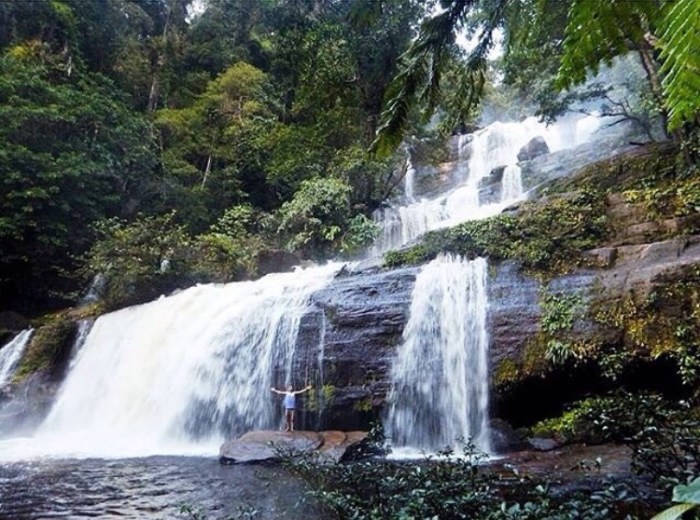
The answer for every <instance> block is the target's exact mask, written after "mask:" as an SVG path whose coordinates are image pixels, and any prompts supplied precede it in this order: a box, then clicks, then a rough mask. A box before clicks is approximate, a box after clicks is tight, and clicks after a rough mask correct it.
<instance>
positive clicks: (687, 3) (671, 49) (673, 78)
mask: <svg viewBox="0 0 700 520" xmlns="http://www.w3.org/2000/svg"><path fill="white" fill-rule="evenodd" d="M659 34H660V37H659V42H658V45H659V47H660V48H661V59H662V60H663V65H662V67H661V73H662V74H663V80H662V85H663V89H664V94H665V96H666V107H667V109H668V125H669V129H670V130H674V129H676V128H678V127H680V126H681V124H682V123H683V122H684V121H689V120H691V119H693V118H694V117H695V116H696V115H697V114H698V113H699V112H700V1H698V0H677V1H676V2H674V3H672V4H670V6H669V8H668V10H667V11H666V12H665V13H664V16H663V17H662V19H661V23H660V26H659Z"/></svg>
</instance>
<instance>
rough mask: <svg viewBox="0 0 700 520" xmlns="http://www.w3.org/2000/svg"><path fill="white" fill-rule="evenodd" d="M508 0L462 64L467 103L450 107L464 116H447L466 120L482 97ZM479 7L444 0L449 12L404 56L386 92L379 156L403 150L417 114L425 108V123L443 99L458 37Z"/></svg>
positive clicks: (501, 0)
mask: <svg viewBox="0 0 700 520" xmlns="http://www.w3.org/2000/svg"><path fill="white" fill-rule="evenodd" d="M507 1H508V0H498V2H497V3H496V9H495V10H494V14H493V16H492V17H491V19H490V20H488V21H487V22H486V24H485V27H484V29H483V31H482V34H481V37H480V40H479V44H478V45H477V47H476V48H475V49H474V50H473V51H472V53H471V56H470V57H469V59H468V60H467V61H466V62H462V63H459V64H458V65H457V67H458V68H459V69H460V70H461V71H462V73H463V74H462V75H461V77H460V85H459V88H460V89H461V90H462V92H464V93H466V94H467V96H466V97H465V100H464V101H463V102H460V103H450V104H449V105H450V106H448V107H447V108H448V110H450V111H452V110H456V111H457V112H459V113H457V114H453V113H451V114H448V117H449V118H451V119H452V120H455V121H456V120H458V119H460V118H461V119H463V118H465V117H466V116H467V114H468V113H469V111H470V109H471V108H472V107H473V106H474V103H476V102H477V101H478V99H479V98H480V96H481V91H482V87H483V81H484V71H485V63H486V62H485V59H484V57H485V56H486V54H487V53H488V51H489V50H490V48H491V47H492V45H493V31H494V29H495V27H496V26H497V25H498V24H499V23H500V22H501V19H502V18H501V17H502V11H503V8H504V7H505V5H506V3H507ZM478 4H479V2H478V0H443V1H442V2H441V5H442V6H443V8H444V10H443V11H442V12H441V13H439V14H437V15H435V16H433V17H431V18H428V19H427V20H425V21H424V22H423V23H422V24H421V26H420V29H419V34H418V36H417V38H416V39H415V40H414V42H413V44H412V45H411V46H410V47H409V49H408V50H407V51H406V52H405V53H404V55H403V56H402V60H401V61H402V63H401V66H400V72H399V73H398V74H397V75H396V77H395V78H394V79H393V80H392V82H391V84H390V86H389V88H388V89H387V94H386V98H385V99H386V101H385V104H384V106H385V108H384V110H383V112H382V116H381V123H380V125H379V128H378V129H377V137H376V139H375V140H374V143H372V146H371V151H373V152H374V153H375V154H376V155H378V156H385V155H388V154H389V153H391V152H392V151H393V150H395V149H396V148H397V147H398V146H399V144H400V143H401V140H402V139H403V136H404V134H405V133H406V131H407V129H408V125H409V121H410V117H411V115H412V114H413V112H414V109H416V108H417V107H419V106H420V107H422V108H423V112H422V119H423V121H426V120H427V119H429V117H430V116H431V115H432V113H433V112H434V111H435V108H436V107H437V105H438V104H439V103H440V102H441V101H442V100H443V99H444V96H443V93H442V91H441V83H442V78H443V75H444V73H445V72H446V71H447V70H449V69H450V68H451V67H455V63H457V62H458V57H457V56H456V54H457V51H456V47H455V45H454V42H455V34H456V32H457V31H458V30H459V29H461V28H462V27H463V26H464V24H465V22H466V18H467V15H468V14H469V12H470V10H471V9H473V8H475V7H476V6H477V5H478Z"/></svg>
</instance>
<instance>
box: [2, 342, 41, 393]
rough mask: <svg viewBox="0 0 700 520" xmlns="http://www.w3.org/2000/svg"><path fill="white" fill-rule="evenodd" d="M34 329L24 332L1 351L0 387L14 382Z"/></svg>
mask: <svg viewBox="0 0 700 520" xmlns="http://www.w3.org/2000/svg"><path fill="white" fill-rule="evenodd" d="M32 332H34V329H27V330H23V331H22V332H20V333H19V334H17V335H16V336H15V337H14V338H12V340H11V341H10V342H9V343H7V344H6V345H5V346H4V347H2V348H1V349H0V387H2V386H3V385H6V384H7V383H9V382H10V381H11V380H12V376H13V375H14V373H15V369H16V368H17V365H18V364H19V360H20V359H21V357H22V354H24V349H26V348H27V345H29V339H30V338H31V337H32Z"/></svg>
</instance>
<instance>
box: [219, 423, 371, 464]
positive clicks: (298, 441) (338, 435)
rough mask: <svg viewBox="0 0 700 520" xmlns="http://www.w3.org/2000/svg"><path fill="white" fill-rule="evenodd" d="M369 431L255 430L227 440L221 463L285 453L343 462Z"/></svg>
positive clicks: (260, 459) (271, 457) (269, 459)
mask: <svg viewBox="0 0 700 520" xmlns="http://www.w3.org/2000/svg"><path fill="white" fill-rule="evenodd" d="M366 438H367V432H361V431H352V432H341V431H337V430H329V431H322V432H310V431H296V432H280V431H269V430H262V431H253V432H248V433H245V434H243V435H241V436H240V437H238V438H237V439H233V440H230V441H226V442H225V443H223V444H222V445H221V449H220V450H219V462H221V464H245V463H259V462H272V461H279V460H280V456H281V455H282V454H287V453H289V454H292V455H293V454H303V453H315V454H318V456H319V458H320V459H322V460H326V461H328V462H339V461H340V460H346V459H347V458H348V457H351V456H352V454H354V453H357V450H358V449H359V448H360V447H361V446H362V445H363V444H364V443H365V442H366Z"/></svg>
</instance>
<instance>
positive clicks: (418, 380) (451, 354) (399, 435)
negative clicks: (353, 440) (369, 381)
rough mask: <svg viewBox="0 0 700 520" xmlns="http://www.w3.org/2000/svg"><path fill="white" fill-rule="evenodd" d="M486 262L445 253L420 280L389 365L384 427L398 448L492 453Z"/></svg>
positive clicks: (419, 277) (430, 264) (426, 269)
mask: <svg viewBox="0 0 700 520" xmlns="http://www.w3.org/2000/svg"><path fill="white" fill-rule="evenodd" d="M486 278H487V264H486V261H485V260H484V259H482V258H477V259H475V260H472V261H467V260H463V259H461V258H460V257H456V256H451V255H441V256H439V257H438V258H436V259H435V260H433V261H432V262H430V263H429V264H427V265H426V266H424V268H423V270H422V271H421V272H420V273H419V275H418V277H417V278H416V285H415V287H414V289H413V297H412V302H411V308H410V315H409V319H408V323H407V324H406V328H405V330H404V333H403V343H402V345H401V346H400V347H399V350H398V352H397V356H396V359H395V361H394V364H393V367H392V387H391V390H390V393H389V403H390V404H389V409H388V413H387V416H386V418H385V421H384V423H385V426H386V427H387V432H388V434H389V437H390V438H391V439H392V442H393V445H394V447H399V448H402V447H409V448H417V449H423V450H435V449H441V448H444V447H446V446H451V447H455V448H459V442H458V440H459V439H464V440H466V439H468V438H471V439H473V440H474V442H475V443H476V445H477V446H478V447H479V448H480V449H481V450H483V451H485V452H487V453H488V452H489V451H490V439H489V428H488V404H489V399H488V359H487V355H488V335H487V331H486V312H487V289H486Z"/></svg>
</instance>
